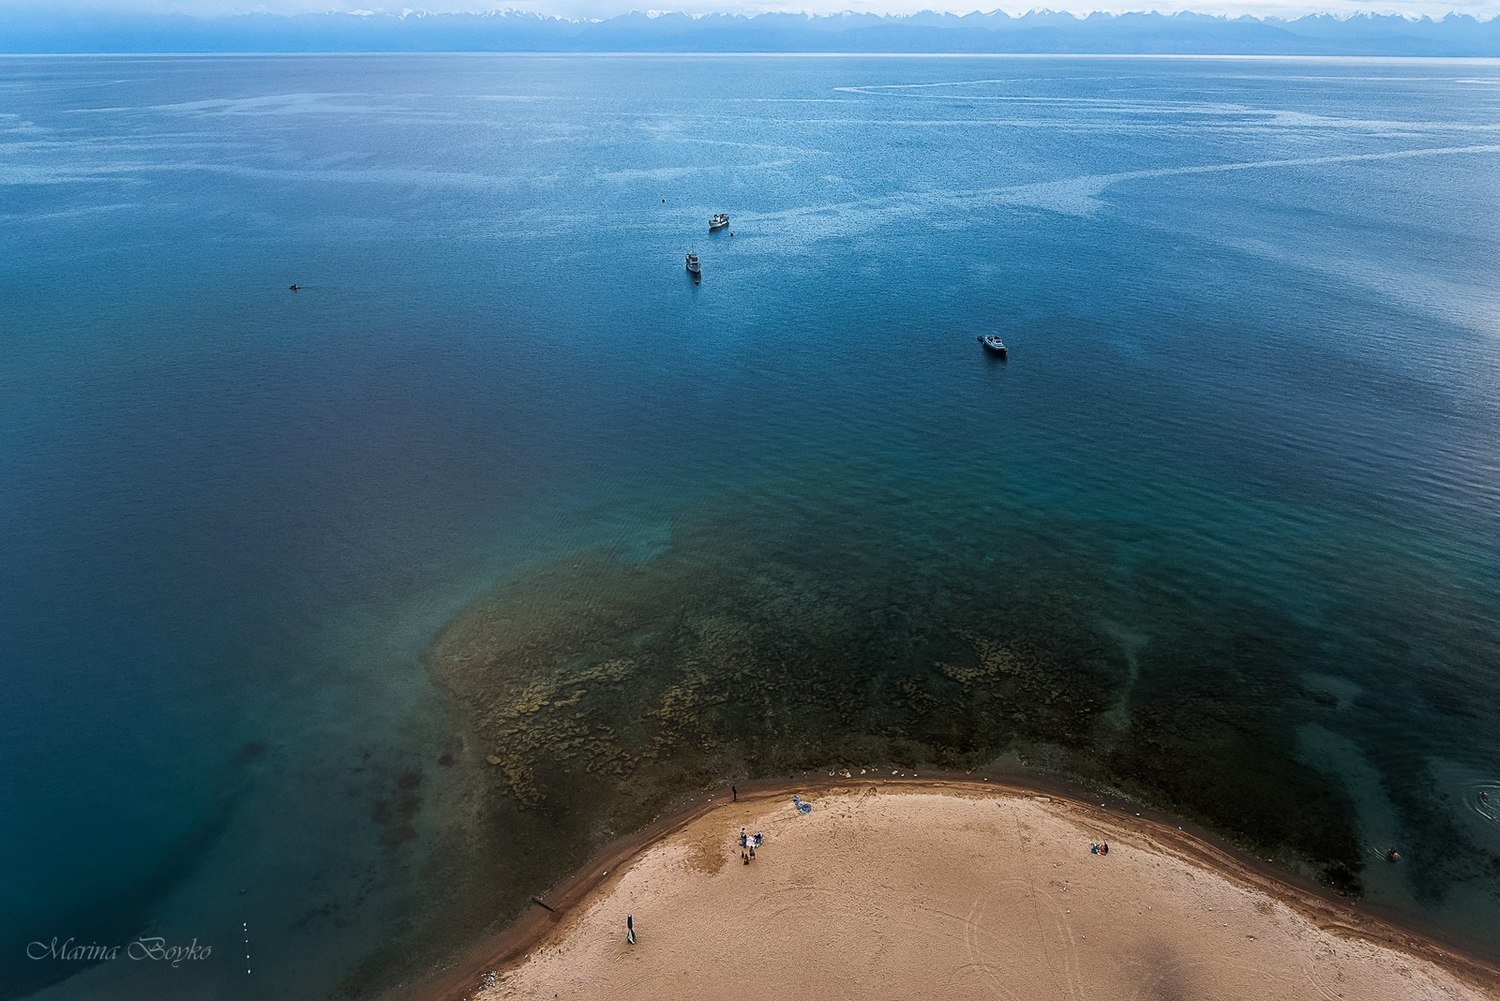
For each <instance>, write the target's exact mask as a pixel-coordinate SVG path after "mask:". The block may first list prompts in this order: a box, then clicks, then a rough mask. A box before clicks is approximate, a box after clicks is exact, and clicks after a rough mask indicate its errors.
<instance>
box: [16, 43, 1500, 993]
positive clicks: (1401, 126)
mask: <svg viewBox="0 0 1500 1001" xmlns="http://www.w3.org/2000/svg"><path fill="white" fill-rule="evenodd" d="M716 211H726V212H729V213H730V214H731V217H732V223H731V227H730V228H731V229H732V231H733V235H730V233H728V232H725V233H720V234H715V235H713V236H709V234H708V233H707V232H706V221H707V219H708V216H709V215H710V214H711V213H713V212H716ZM1497 220H1500V64H1496V63H1491V62H1475V61H1440V62H1438V61H1435V62H1420V61H1365V60H1359V61H1354V60H1350V61H1339V60H1261V59H1127V58H1121V59H1074V58H967V57H966V58H942V57H918V58H880V57H836V58H820V57H799V58H791V57H785V58H783V57H760V56H757V57H736V56H715V57H696V56H672V57H647V56H637V57H609V56H531V55H521V56H502V55H495V56H465V55H450V56H371V57H367V56H327V57H324V56H298V57H277V56H260V57H214V58H195V57H171V58H155V57H138V58H112V57H109V58H106V57H94V58H7V59H0V344H3V349H4V364H3V365H0V482H3V489H0V556H3V558H0V642H3V646H0V663H3V665H4V682H5V698H4V699H3V700H0V757H3V759H4V760H5V761H6V762H7V767H6V769H5V772H4V775H3V777H0V883H3V885H4V887H5V892H4V894H3V895H0V985H3V987H0V997H21V996H31V995H35V996H36V997H39V998H43V999H47V1001H65V999H92V998H109V999H134V998H142V999H145V998H153V999H159V998H178V997H180V998H193V999H195V1001H205V999H217V998H223V999H240V998H246V999H248V998H258V999H259V998H299V999H301V998H308V997H315V996H322V995H326V994H328V993H330V992H333V991H337V990H342V991H344V992H345V993H347V994H350V995H354V996H364V995H366V994H368V993H369V992H370V991H371V989H372V985H375V984H381V983H384V982H386V978H388V977H390V976H392V975H394V973H396V972H400V971H403V970H416V969H422V968H425V967H427V966H429V965H431V964H432V963H434V962H437V961H439V960H441V959H442V958H443V957H444V956H445V955H447V954H448V953H449V952H450V951H451V950H453V949H455V948H458V947H460V946H462V945H463V944H464V943H465V942H468V941H471V940H472V939H473V937H474V936H475V935H477V934H479V933H480V932H481V931H483V930H485V929H486V928H491V927H493V926H494V925H495V924H496V923H497V922H503V921H504V920H506V919H508V918H509V917H510V916H512V915H513V914H514V911H515V907H516V906H518V902H519V901H524V899H525V895H526V894H528V893H530V892H535V891H537V890H538V889H540V888H541V887H543V886H545V885H546V883H547V880H549V879H551V878H554V877H555V876H557V875H558V874H559V873H560V872H561V871H562V870H564V869H566V868H567V867H568V866H570V865H573V864H576V863H577V861H578V860H579V859H581V858H582V857H584V856H586V854H587V852H588V850H589V848H590V847H591V846H593V845H595V844H597V843H598V841H599V839H601V838H603V837H606V836H607V835H608V833H609V832H610V831H613V830H616V829H617V828H618V827H619V826H620V825H622V824H629V823H635V822H638V821H639V820H641V819H643V817H644V816H648V815H649V813H650V812H651V811H652V810H654V809H656V808H658V807H659V806H660V805H661V804H662V803H663V802H665V800H666V798H667V797H669V796H670V795H671V793H672V792H673V791H680V790H681V789H683V788H691V787H693V786H694V785H695V784H703V783H714V782H718V781H721V780H722V781H725V782H727V781H728V780H729V779H730V778H743V777H745V776H753V775H773V774H779V773H783V772H785V771H787V770H789V769H792V768H799V767H818V768H827V767H832V766H834V765H837V764H840V763H848V764H854V765H858V764H862V763H863V764H871V765H873V764H890V763H892V762H899V763H905V764H922V765H928V764H946V765H950V766H965V767H967V766H975V765H977V764H981V763H984V762H987V761H990V760H993V759H995V758H998V757H1000V756H1002V755H1012V756H1019V757H1021V758H1023V759H1025V760H1026V761H1028V762H1030V763H1032V764H1035V765H1041V766H1045V767H1051V768H1056V769H1060V770H1062V771H1065V772H1067V773H1069V774H1073V775H1077V776H1081V777H1083V778H1085V779H1087V780H1090V781H1095V782H1099V783H1103V784H1105V785H1107V786H1114V787H1120V788H1123V789H1125V790H1127V791H1130V792H1132V793H1134V794H1136V795H1139V796H1142V797H1143V798H1144V799H1145V800H1146V801H1148V802H1152V803H1156V804H1159V805H1162V806H1165V807H1168V808H1171V809H1174V810H1177V811H1179V812H1181V813H1183V814H1184V815H1187V816H1190V817H1194V818H1198V819H1202V820H1205V821H1207V822H1209V823H1211V824H1213V825H1214V826H1216V827H1218V828H1219V829H1221V830H1224V831H1227V832H1229V833H1231V834H1233V835H1235V836H1237V837H1239V838H1240V839H1241V840H1243V841H1245V842H1246V843H1247V844H1250V845H1253V846H1256V847H1258V848H1261V849H1264V850H1265V851H1267V852H1271V853H1274V854H1275V855H1276V857H1278V858H1280V859H1282V860H1283V861H1284V862H1286V863H1287V864H1289V865H1297V864H1298V860H1299V859H1301V860H1302V864H1304V865H1311V866H1312V868H1313V870H1316V871H1320V872H1321V873H1322V874H1323V875H1324V877H1325V878H1326V877H1331V878H1334V879H1339V880H1342V881H1344V882H1345V883H1348V884H1350V885H1352V884H1353V882H1355V881H1357V883H1358V884H1359V886H1360V887H1361V889H1362V891H1363V893H1364V894H1365V896H1366V898H1367V900H1368V901H1369V904H1370V906H1372V907H1375V908H1378V909H1380V910H1382V911H1384V912H1388V913H1392V914H1394V915H1396V916H1398V917H1400V918H1402V919H1403V920H1405V921H1408V922H1410V923H1413V924H1415V925H1417V926H1420V927H1424V928H1430V929H1433V930H1435V931H1438V932H1441V933H1443V934H1446V935H1450V936H1457V937H1465V938H1478V939H1479V940H1480V941H1479V943H1478V947H1479V948H1486V947H1487V948H1489V949H1490V950H1491V951H1500V723H1497V704H1500V622H1497V619H1500V615H1497V612H1500V223H1497ZM690 249H694V250H696V251H697V252H698V253H699V254H700V255H701V257H702V260H703V280H702V283H701V284H699V285H694V284H692V283H691V282H690V281H689V280H688V279H687V276H686V274H685V271H684V268H683V255H684V253H685V252H686V251H687V250H690ZM291 282H298V283H300V284H301V285H303V286H304V287H303V290H302V291H300V292H297V293H291V292H289V291H288V290H287V286H288V284H289V283H291ZM990 330H998V331H1000V332H1001V333H1002V334H1003V336H1004V337H1005V338H1006V340H1007V342H1009V344H1010V345H1011V348H1012V354H1011V358H1010V360H1009V361H1008V362H1006V363H1001V362H998V361H995V360H992V359H990V358H988V357H986V356H985V355H983V354H982V353H981V351H980V350H979V346H978V345H977V344H976V343H975V337H976V335H977V334H979V333H983V332H988V331H990ZM492 589H493V590H492ZM456 616H457V617H459V618H458V619H457V621H456V622H455V621H454V620H455V617H456ZM449 623H454V624H452V625H451V626H449V627H448V628H447V629H446V630H445V625H448V624H449ZM440 636H441V637H442V639H441V640H439V641H438V642H437V645H436V646H434V645H433V644H434V641H435V640H438V638H439V637H440ZM528 693H529V694H528ZM528 699H530V700H531V701H527V700H528ZM569 700H571V701H569ZM538 707H542V708H538ZM684 707H685V708H684ZM643 721H644V722H643ZM491 752H496V753H500V754H502V755H503V756H504V757H506V759H507V760H506V762H505V768H504V769H491V768H490V767H489V766H487V765H486V764H485V763H484V757H485V755H486V754H488V753H491ZM513 766H514V767H513ZM502 771H503V772H504V774H505V777H504V778H497V777H496V776H497V774H499V773H500V772H502ZM605 775H607V778H601V777H600V776H605ZM1484 790H1489V791H1490V796H1491V799H1490V802H1489V803H1485V802H1483V801H1482V799H1481V797H1480V793H1481V792H1482V791H1484ZM1391 845H1399V846H1400V847H1401V848H1402V851H1403V855H1404V860H1403V862H1402V863H1401V864H1400V865H1396V866H1393V865H1389V864H1387V863H1385V862H1384V861H1383V860H1382V855H1383V852H1384V849H1385V848H1386V847H1388V846H1391ZM1361 863H1363V869H1362V870H1361V869H1360V866H1361ZM139 936H160V937H162V938H163V939H165V940H166V943H167V944H168V945H186V944H188V943H190V942H192V941H193V940H196V942H197V943H198V944H199V945H200V946H204V945H206V946H209V947H211V949H212V953H211V955H210V956H209V957H208V958H206V959H189V960H185V961H183V962H182V963H181V964H180V965H178V966H176V967H173V966H171V965H170V963H168V962H163V961H156V960H151V959H145V960H134V959H131V958H130V957H129V956H128V955H127V954H126V951H125V950H123V949H122V951H121V955H120V957H119V958H118V959H115V960H106V961H102V962H97V963H88V962H84V961H73V960H66V959H58V958H53V957H50V956H48V957H44V958H42V959H33V958H29V957H28V955H27V952H28V949H33V950H34V946H32V945H31V943H36V942H41V943H44V944H45V945H49V946H50V943H51V942H52V940H53V939H54V938H56V939H58V940H59V942H60V943H61V942H64V941H65V940H67V939H69V938H73V939H74V940H75V944H85V945H87V944H96V943H97V944H100V945H110V944H124V943H128V942H130V941H132V940H134V939H135V938H137V937H139Z"/></svg>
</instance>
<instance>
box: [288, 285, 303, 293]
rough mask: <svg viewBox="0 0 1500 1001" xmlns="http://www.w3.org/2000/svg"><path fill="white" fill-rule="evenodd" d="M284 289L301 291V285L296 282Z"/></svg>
mask: <svg viewBox="0 0 1500 1001" xmlns="http://www.w3.org/2000/svg"><path fill="white" fill-rule="evenodd" d="M286 289H287V291H288V292H301V291H302V286H301V285H297V284H292V285H288V286H287V287H286Z"/></svg>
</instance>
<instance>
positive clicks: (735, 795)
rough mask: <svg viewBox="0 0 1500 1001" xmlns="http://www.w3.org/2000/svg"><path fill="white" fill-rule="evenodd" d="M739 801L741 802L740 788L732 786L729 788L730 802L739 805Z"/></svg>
mask: <svg viewBox="0 0 1500 1001" xmlns="http://www.w3.org/2000/svg"><path fill="white" fill-rule="evenodd" d="M739 801H740V787H739V786H736V785H732V786H730V787H729V802H731V803H738V802H739Z"/></svg>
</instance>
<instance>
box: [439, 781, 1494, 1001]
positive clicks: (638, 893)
mask: <svg viewBox="0 0 1500 1001" xmlns="http://www.w3.org/2000/svg"><path fill="white" fill-rule="evenodd" d="M811 801H812V802H813V803H814V806H815V809H814V811H813V812H812V813H811V814H809V815H807V816H799V815H797V814H796V813H795V812H794V811H793V810H792V808H791V806H790V802H789V798H788V797H785V796H782V795H779V794H777V795H775V796H774V797H771V796H761V797H757V798H756V799H755V800H754V801H751V802H740V803H738V804H734V805H730V804H728V803H723V804H722V805H720V806H718V807H714V808H709V809H707V810H706V812H703V813H701V814H700V815H698V816H696V817H695V818H693V819H691V820H690V821H688V822H687V823H686V825H685V826H683V827H681V828H679V829H677V830H675V831H674V832H672V833H670V834H669V835H668V836H667V837H665V838H664V839H662V840H660V841H658V842H656V843H654V844H651V845H650V846H648V847H647V848H646V849H645V850H644V851H643V852H642V853H641V854H639V855H637V856H635V857H634V858H633V859H632V860H631V861H629V862H627V863H625V864H624V865H623V866H621V867H620V868H617V869H616V870H615V871H613V872H611V873H609V874H608V877H607V878H605V879H604V880H603V881H602V882H601V883H600V884H599V885H598V886H597V887H596V888H595V889H594V890H593V891H592V892H590V893H589V894H588V895H587V896H586V897H584V898H583V899H582V900H581V901H580V902H579V903H578V905H577V906H575V907H573V908H572V909H571V910H570V912H569V913H568V914H567V915H565V916H564V917H563V918H562V919H561V920H560V921H558V922H557V923H556V924H555V925H553V926H552V927H551V928H550V930H547V931H545V932H543V933H542V935H541V937H540V938H539V939H538V940H536V941H534V942H533V943H532V944H530V945H529V946H525V947H524V948H529V952H528V953H527V954H526V955H525V956H524V957H519V956H518V957H517V958H518V959H519V965H514V964H513V965H511V966H510V967H509V968H504V967H502V969H503V978H502V980H501V981H500V983H499V985H498V986H495V987H491V988H488V989H483V990H474V989H473V988H471V987H466V988H464V993H465V994H469V993H470V991H471V990H472V991H473V993H472V995H471V996H472V997H475V998H483V999H486V1001H492V999H502V998H554V997H556V998H570V999H587V998H601V999H602V998H608V999H612V1001H629V999H633V998H641V999H651V1001H660V999H663V998H672V999H697V1001H713V999H719V998H723V999H731V998H733V999H743V998H767V997H786V996H791V995H795V996H797V997H799V998H803V999H808V1001H833V999H855V998H861V999H863V998H871V999H884V998H890V999H898V998H899V999H924V998H944V999H947V998H1000V999H1014V1001H1021V999H1025V1001H1045V999H1050V998H1058V999H1063V998H1067V999H1080V1001H1082V999H1122V1001H1123V999H1175V998H1246V999H1254V1001H1272V999H1279V998H1285V999H1297V1001H1303V999H1313V1001H1322V999H1333V998H1350V999H1361V1001H1382V999H1391V1001H1395V999H1412V998H1452V999H1459V998H1463V999H1481V998H1491V999H1493V998H1497V997H1500V993H1497V992H1500V977H1497V975H1496V972H1495V971H1494V970H1493V969H1491V968H1489V967H1486V966H1484V965H1482V964H1476V963H1473V962H1471V961H1468V960H1465V959H1463V958H1462V957H1457V956H1453V955H1451V954H1449V953H1447V952H1446V951H1444V950H1443V949H1441V948H1440V947H1437V946H1435V945H1433V944H1431V943H1429V942H1426V941H1425V940H1421V939H1418V938H1416V937H1413V936H1409V935H1406V934H1405V933H1402V932H1399V931H1395V930H1394V929H1391V928H1390V927H1389V926H1387V925H1384V924H1382V923H1380V922H1378V921H1374V920H1372V919H1369V918H1366V917H1362V916H1360V915H1358V914H1357V913H1356V912H1354V911H1353V910H1349V909H1345V908H1343V907H1340V906H1339V905H1337V904H1335V903H1331V902H1328V901H1322V900H1320V899H1319V898H1318V897H1317V896H1316V895H1313V894H1307V893H1303V892H1301V891H1297V890H1295V889H1292V888H1290V887H1287V886H1284V885H1281V884H1279V883H1278V882H1277V881H1276V880H1275V879H1274V878H1272V877H1267V876H1264V875H1259V874H1256V873H1254V872H1252V871H1251V870H1249V869H1247V868H1246V867H1244V866H1243V865H1242V864H1241V863H1239V862H1238V861H1237V860H1235V859H1233V858H1231V857H1229V856H1228V855H1225V854H1224V853H1222V852H1219V851H1218V850H1217V849H1214V848H1213V847H1211V846H1208V845H1207V844H1205V843H1203V842H1201V841H1198V840H1197V839H1195V838H1192V837H1190V836H1187V835H1181V834H1177V833H1176V832H1175V831H1172V830H1170V829H1169V828H1166V827H1164V826H1162V825H1154V824H1151V823H1150V822H1147V821H1140V822H1135V823H1132V822H1131V819H1132V818H1122V817H1119V816H1116V815H1110V814H1107V813H1104V812H1103V811H1097V812H1096V811H1092V810H1090V809H1088V808H1085V807H1083V806H1081V805H1080V804H1077V803H1073V802H1069V801H1065V800H1061V799H1057V798H1049V797H1043V796H1038V795H1029V794H1025V793H1018V792H1014V791H1003V790H994V789H991V788H989V787H975V786H969V785H964V784H952V783H942V784H934V785H933V786H930V787H927V788H922V787H905V788H903V787H900V786H891V787H885V786H882V787H878V788H877V787H874V786H871V787H868V788H865V789H858V788H853V789H849V790H847V791H842V792H837V793H825V794H823V795H817V794H814V795H813V796H812V797H811ZM742 826H744V827H747V828H749V830H750V832H751V833H754V832H755V831H757V830H759V831H763V832H764V833H765V836H766V838H765V844H764V846H763V847H762V848H761V849H760V851H759V853H758V858H757V859H756V861H754V862H753V863H751V864H750V865H748V866H746V865H743V864H741V862H740V858H739V848H738V846H737V839H738V836H739V831H740V828H741V827H742ZM1091 837H1094V838H1104V839H1107V840H1108V842H1109V846H1110V852H1109V855H1108V856H1107V857H1098V856H1095V855H1092V854H1090V852H1089V843H1090V839H1091ZM627 913H629V914H633V915H634V916H635V927H636V932H637V936H638V942H637V944H636V945H634V946H629V945H627V944H626V942H625V916H626V914H627ZM1393 945H1397V946H1401V948H1394V947H1392V946H1393ZM468 982H469V984H471V985H472V984H474V983H475V981H473V980H470V981H468Z"/></svg>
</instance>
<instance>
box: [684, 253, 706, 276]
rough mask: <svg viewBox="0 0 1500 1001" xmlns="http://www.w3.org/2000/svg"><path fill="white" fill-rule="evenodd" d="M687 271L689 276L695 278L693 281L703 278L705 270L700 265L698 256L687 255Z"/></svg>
mask: <svg viewBox="0 0 1500 1001" xmlns="http://www.w3.org/2000/svg"><path fill="white" fill-rule="evenodd" d="M687 269H688V274H690V275H692V276H693V281H697V280H698V279H699V278H701V277H702V276H703V268H702V267H701V266H700V265H699V264H698V255H697V254H688V255H687Z"/></svg>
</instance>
